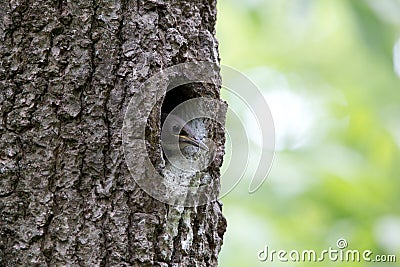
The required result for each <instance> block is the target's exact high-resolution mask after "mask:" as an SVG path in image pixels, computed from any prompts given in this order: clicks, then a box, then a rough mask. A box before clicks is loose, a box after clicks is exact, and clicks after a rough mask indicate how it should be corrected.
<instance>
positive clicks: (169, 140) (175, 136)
mask: <svg viewBox="0 0 400 267" xmlns="http://www.w3.org/2000/svg"><path fill="white" fill-rule="evenodd" d="M163 121H164V123H163V127H162V131H163V133H162V140H163V142H164V143H165V144H166V145H167V147H170V146H169V145H171V144H174V142H177V141H178V142H179V146H180V147H181V146H188V145H192V146H194V147H198V148H200V149H203V150H205V151H208V150H209V149H208V147H207V145H205V144H204V143H203V142H202V141H201V140H200V139H198V138H196V135H195V132H194V130H193V129H192V127H190V126H189V125H188V124H187V123H186V122H185V121H184V120H183V119H181V118H180V117H178V116H177V115H173V114H163Z"/></svg>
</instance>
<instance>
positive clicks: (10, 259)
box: [0, 0, 226, 266]
mask: <svg viewBox="0 0 400 267" xmlns="http://www.w3.org/2000/svg"><path fill="white" fill-rule="evenodd" d="M215 4H216V3H215V0H165V1H164V0H137V1H126V0H103V1H102V0H90V1H89V0H58V1H54V0H51V1H50V0H47V1H46V0H39V1H28V0H18V1H17V0H4V1H0V136H1V141H0V266H215V265H217V256H218V252H219V250H220V248H221V244H222V236H223V234H224V232H225V227H226V222H225V219H224V218H223V216H222V214H221V206H220V204H219V203H218V202H212V203H209V204H207V205H203V206H200V207H197V208H177V207H173V206H168V205H166V204H163V203H161V202H159V201H157V200H155V199H153V198H151V197H150V196H148V195H147V194H146V193H144V192H143V191H142V190H141V189H140V188H139V187H138V186H137V185H136V183H135V182H134V180H133V179H132V177H131V176H130V174H129V171H128V169H127V167H126V164H125V162H124V156H123V152H122V149H121V127H122V123H123V116H124V111H125V109H126V107H127V104H128V102H129V99H130V98H131V96H132V95H133V94H135V88H138V87H139V86H140V84H141V83H143V82H144V81H145V80H146V79H148V78H149V77H150V76H151V75H152V74H154V73H155V72H157V71H159V70H160V69H163V68H165V67H168V66H171V65H174V64H177V63H182V62H188V61H193V60H205V61H210V62H218V60H219V59H218V53H217V43H216V40H215V37H214V25H215V19H216V9H215ZM193 92H194V94H195V95H197V96H205V95H207V96H211V97H213V98H219V88H218V86H202V87H201V88H200V87H199V89H195V88H194V89H193ZM161 105H162V103H159V104H158V105H157V106H156V107H155V112H152V114H151V117H150V118H149V124H150V126H151V127H150V130H149V131H150V133H149V135H148V136H149V138H148V142H149V147H150V148H156V147H159V130H158V128H159V127H160V116H159V114H160V109H161ZM211 137H212V138H214V139H215V140H216V142H217V143H219V144H223V133H222V129H217V128H215V129H213V130H212V131H211ZM154 151H155V152H154V153H150V154H151V156H152V157H153V158H152V160H153V161H154V162H157V161H159V160H160V152H159V151H158V152H157V150H154ZM221 157H222V154H220V155H219V161H216V164H214V165H213V166H212V167H211V168H212V170H211V173H213V176H214V177H213V178H214V179H219V177H218V176H219V166H220V164H221Z"/></svg>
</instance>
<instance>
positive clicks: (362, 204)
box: [217, 0, 400, 266]
mask: <svg viewBox="0 0 400 267" xmlns="http://www.w3.org/2000/svg"><path fill="white" fill-rule="evenodd" d="M218 12H219V15H218V16H219V17H218V23H217V36H218V39H219V43H220V54H221V58H222V63H223V64H225V65H228V66H232V67H235V68H237V69H239V70H241V71H242V72H244V73H245V74H247V75H248V76H249V77H250V78H251V79H252V80H253V81H254V82H255V83H256V84H257V85H258V86H259V87H260V89H261V90H262V91H263V92H264V93H265V95H266V100H267V102H269V103H270V105H271V106H278V107H279V106H280V105H285V103H286V102H285V99H281V100H279V98H277V99H272V98H271V99H269V98H268V96H269V95H271V93H273V92H275V93H278V94H279V92H283V91H285V92H289V93H290V94H292V95H294V96H296V97H297V98H299V99H301V101H302V103H303V105H302V106H303V107H304V109H310V110H311V112H308V111H307V110H306V111H305V112H299V114H300V116H303V117H301V120H300V122H299V121H296V123H300V127H297V126H296V127H297V128H295V130H293V129H287V128H284V127H283V128H279V127H278V126H279V125H280V124H281V120H282V121H286V122H287V123H289V124H290V123H295V122H294V121H293V118H298V117H294V116H293V114H292V113H294V111H293V110H291V109H290V107H289V106H288V107H286V106H284V107H283V108H280V109H277V110H278V111H277V110H275V112H274V110H273V109H272V113H273V116H274V120H275V124H276V125H277V129H276V131H277V137H278V139H279V138H282V136H286V137H287V136H288V137H287V138H288V140H289V141H288V142H283V143H282V145H280V146H278V150H277V152H276V158H275V162H274V164H273V166H272V170H271V173H270V175H269V177H268V179H267V180H266V182H265V183H264V184H263V186H262V187H261V188H260V190H258V191H257V192H256V193H254V194H248V193H247V188H248V179H246V177H245V179H244V180H243V181H242V182H241V183H240V184H239V186H238V187H236V188H235V190H233V191H232V192H231V193H230V194H229V195H228V196H226V197H224V198H223V199H222V202H223V203H224V213H225V215H226V217H227V220H228V230H227V233H226V236H225V240H224V246H223V249H222V252H221V258H220V266H267V265H269V266H281V265H282V266H309V265H313V264H314V265H317V263H309V262H298V263H293V262H289V263H280V262H279V261H277V262H275V261H274V262H273V263H271V262H261V261H259V260H258V259H257V253H258V251H259V250H262V249H263V248H264V246H265V245H268V246H269V247H270V248H271V249H276V250H280V249H283V250H287V251H290V250H292V249H297V250H302V249H315V250H316V251H322V250H323V249H328V248H329V247H332V248H334V249H337V246H336V241H337V240H338V239H339V238H345V239H346V240H347V241H348V249H358V250H360V251H362V250H365V249H369V250H371V251H373V253H374V255H376V254H395V255H396V256H397V263H385V264H384V266H399V262H400V241H399V240H400V205H399V203H400V194H399V193H400V190H399V189H400V81H399V77H397V76H396V74H395V71H394V69H393V46H394V44H395V42H396V38H400V17H399V15H398V14H400V1H397V0H386V1H374V0H369V1H358V0H353V1H337V0H330V1H328V0H326V1H317V0H303V1H290V0H282V1H267V0H258V1H257V0H252V1H239V0H220V1H219V3H218ZM393 14H395V15H396V14H397V17H398V18H396V16H395V15H393ZM271 73H272V74H271ZM267 76H268V77H267ZM282 80H283V82H282ZM274 101H275V102H274ZM289 103H290V102H289ZM300 106H301V105H300ZM282 110H283V111H282ZM285 110H287V112H285ZM310 114H311V115H310ZM303 121H304V123H303ZM306 121H307V123H308V124H309V126H307V127H305V126H304V125H305V124H307V123H306ZM302 123H303V124H304V125H303V124H302ZM302 126H304V127H302ZM230 127H231V128H230ZM234 127H235V126H234V125H232V126H230V125H229V121H228V129H229V128H230V129H231V130H234ZM296 129H298V131H297V130H296ZM285 131H287V132H288V133H286V135H280V134H282V133H284V132H285ZM233 142H234V141H233ZM278 142H279V140H278ZM238 173H239V171H238ZM247 178H248V177H247ZM319 264H322V265H324V266H325V265H327V266H375V265H376V264H377V263H366V262H363V261H361V262H359V263H357V262H347V263H346V262H340V261H337V262H330V261H329V260H326V261H325V262H322V263H319ZM374 264H375V265H374ZM379 266H381V265H379Z"/></svg>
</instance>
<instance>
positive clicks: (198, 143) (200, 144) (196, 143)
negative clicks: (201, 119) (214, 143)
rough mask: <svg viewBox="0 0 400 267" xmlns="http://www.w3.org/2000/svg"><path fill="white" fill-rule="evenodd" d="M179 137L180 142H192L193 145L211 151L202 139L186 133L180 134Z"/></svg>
mask: <svg viewBox="0 0 400 267" xmlns="http://www.w3.org/2000/svg"><path fill="white" fill-rule="evenodd" d="M178 137H179V142H182V143H186V144H190V145H192V146H195V147H198V148H201V149H203V150H205V151H209V149H208V146H206V144H204V143H203V142H202V141H200V140H197V139H194V138H191V137H188V136H185V135H178Z"/></svg>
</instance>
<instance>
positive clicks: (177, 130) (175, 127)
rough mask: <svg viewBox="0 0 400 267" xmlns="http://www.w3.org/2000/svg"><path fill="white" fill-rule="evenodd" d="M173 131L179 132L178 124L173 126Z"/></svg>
mask: <svg viewBox="0 0 400 267" xmlns="http://www.w3.org/2000/svg"><path fill="white" fill-rule="evenodd" d="M172 131H173V132H174V134H179V127H178V126H177V125H174V126H172Z"/></svg>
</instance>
